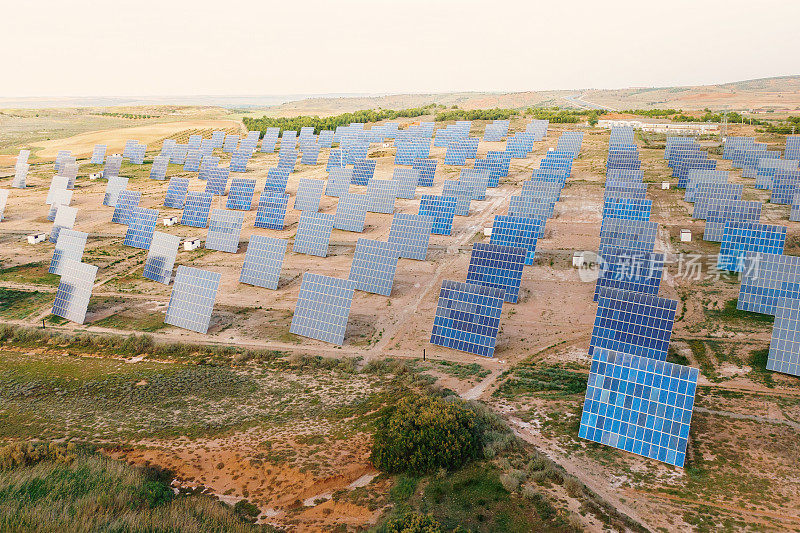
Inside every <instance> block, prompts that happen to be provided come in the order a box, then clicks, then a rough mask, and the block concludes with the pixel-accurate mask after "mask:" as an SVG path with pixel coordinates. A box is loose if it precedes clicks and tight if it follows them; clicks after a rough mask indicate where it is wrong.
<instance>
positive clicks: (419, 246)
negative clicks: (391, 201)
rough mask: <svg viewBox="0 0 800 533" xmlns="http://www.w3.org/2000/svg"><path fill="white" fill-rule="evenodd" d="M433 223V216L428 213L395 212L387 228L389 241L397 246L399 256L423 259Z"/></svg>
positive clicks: (425, 255) (426, 251)
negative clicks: (389, 226)
mask: <svg viewBox="0 0 800 533" xmlns="http://www.w3.org/2000/svg"><path fill="white" fill-rule="evenodd" d="M433 223H434V218H433V217H431V216H428V215H412V214H406V213H395V214H394V216H392V226H391V228H390V229H389V242H390V243H391V244H394V245H395V246H396V247H397V253H398V254H399V255H400V257H403V258H406V259H417V260H419V261H424V260H425V258H426V257H427V255H428V243H429V241H430V235H431V233H432V231H433Z"/></svg>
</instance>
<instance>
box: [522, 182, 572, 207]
mask: <svg viewBox="0 0 800 533" xmlns="http://www.w3.org/2000/svg"><path fill="white" fill-rule="evenodd" d="M561 188H562V183H561V181H560V180H558V181H549V180H548V179H547V178H540V177H537V178H532V179H530V180H528V181H526V182H524V183H523V184H522V191H521V192H520V193H519V195H520V196H524V197H527V198H537V199H540V200H546V201H551V202H556V201H558V199H559V198H560V197H561Z"/></svg>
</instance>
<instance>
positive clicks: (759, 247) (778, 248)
mask: <svg viewBox="0 0 800 533" xmlns="http://www.w3.org/2000/svg"><path fill="white" fill-rule="evenodd" d="M785 243H786V226H774V225H771V224H760V223H757V222H735V221H729V222H726V223H725V229H724V232H723V235H722V245H721V246H720V249H719V258H718V260H717V268H718V269H720V270H730V271H733V272H741V271H742V268H743V266H744V259H745V257H746V256H747V255H748V254H751V253H754V252H766V253H771V254H782V253H783V247H784V244H785Z"/></svg>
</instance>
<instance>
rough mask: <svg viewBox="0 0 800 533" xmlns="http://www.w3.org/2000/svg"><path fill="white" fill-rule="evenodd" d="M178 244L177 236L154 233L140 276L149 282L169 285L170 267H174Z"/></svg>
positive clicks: (179, 239) (179, 242) (179, 241)
mask: <svg viewBox="0 0 800 533" xmlns="http://www.w3.org/2000/svg"><path fill="white" fill-rule="evenodd" d="M180 244H181V238H180V237H179V236H177V235H170V234H169V233H164V232H161V231H154V232H153V238H152V241H151V242H150V250H149V251H148V252H147V260H146V261H145V262H144V272H143V274H142V275H143V276H144V277H145V278H147V279H149V280H153V281H157V282H159V283H163V284H164V285H169V282H170V281H171V280H172V267H174V266H175V258H176V257H177V256H178V247H179V246H180Z"/></svg>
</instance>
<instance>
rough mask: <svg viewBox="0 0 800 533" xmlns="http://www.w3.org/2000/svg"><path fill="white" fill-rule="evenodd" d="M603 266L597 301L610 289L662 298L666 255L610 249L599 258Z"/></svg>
mask: <svg viewBox="0 0 800 533" xmlns="http://www.w3.org/2000/svg"><path fill="white" fill-rule="evenodd" d="M598 262H599V265H600V268H599V271H598V276H597V284H596V285H595V289H594V301H595V302H596V301H597V298H598V296H599V295H600V291H601V290H603V289H606V288H610V289H620V290H624V291H629V292H636V293H639V294H654V295H657V294H658V288H659V287H660V286H661V275H662V273H663V271H664V254H656V253H652V252H634V251H631V250H626V249H625V248H606V250H605V251H604V252H603V255H602V256H599V257H598Z"/></svg>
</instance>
